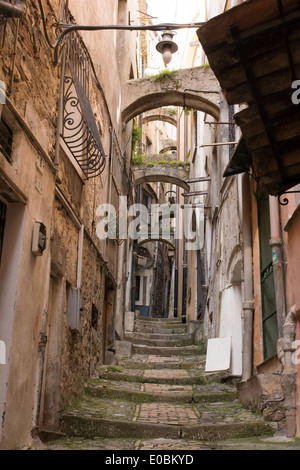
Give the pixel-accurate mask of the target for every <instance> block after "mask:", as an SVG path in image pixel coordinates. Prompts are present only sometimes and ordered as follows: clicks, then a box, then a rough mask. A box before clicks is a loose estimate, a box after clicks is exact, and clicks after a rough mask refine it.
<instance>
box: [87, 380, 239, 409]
mask: <svg viewBox="0 0 300 470" xmlns="http://www.w3.org/2000/svg"><path fill="white" fill-rule="evenodd" d="M86 393H87V394H89V395H92V396H95V397H99V398H102V399H103V398H106V399H119V400H125V401H131V402H135V403H157V402H165V403H191V402H193V403H201V402H205V403H214V402H223V403H227V402H232V401H233V400H235V399H236V398H237V391H236V388H235V387H234V388H233V387H229V386H224V384H220V383H219V384H215V383H214V384H208V385H206V386H203V385H201V386H198V385H195V384H191V385H173V384H157V383H138V382H130V383H129V382H125V381H124V382H123V381H118V382H116V381H111V380H103V379H94V380H92V381H90V382H89V383H88V384H87V387H86Z"/></svg>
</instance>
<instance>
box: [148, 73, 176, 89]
mask: <svg viewBox="0 0 300 470" xmlns="http://www.w3.org/2000/svg"><path fill="white" fill-rule="evenodd" d="M176 74H177V70H162V71H161V72H159V73H158V74H157V75H152V76H151V77H150V78H151V79H152V80H154V81H155V82H158V81H160V82H166V81H170V82H173V83H174V85H175V88H179V87H180V84H179V80H177V78H176Z"/></svg>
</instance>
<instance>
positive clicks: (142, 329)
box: [135, 325, 187, 334]
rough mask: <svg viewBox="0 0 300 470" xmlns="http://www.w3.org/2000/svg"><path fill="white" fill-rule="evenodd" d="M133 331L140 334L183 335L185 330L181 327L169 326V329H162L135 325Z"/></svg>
mask: <svg viewBox="0 0 300 470" xmlns="http://www.w3.org/2000/svg"><path fill="white" fill-rule="evenodd" d="M135 331H136V332H140V333H158V334H184V333H186V331H187V328H186V327H185V326H182V325H178V326H177V327H174V326H170V327H169V328H162V327H159V326H157V325H156V326H153V325H135Z"/></svg>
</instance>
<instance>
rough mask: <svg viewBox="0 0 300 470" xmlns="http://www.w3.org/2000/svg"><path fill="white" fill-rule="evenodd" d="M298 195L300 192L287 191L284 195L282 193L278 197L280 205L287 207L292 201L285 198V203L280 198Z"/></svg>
mask: <svg viewBox="0 0 300 470" xmlns="http://www.w3.org/2000/svg"><path fill="white" fill-rule="evenodd" d="M296 193H300V191H285V192H284V193H281V194H280V195H279V196H278V202H279V204H280V205H281V206H287V205H288V204H289V202H290V201H289V200H288V198H287V197H285V198H284V199H283V201H281V200H280V198H281V197H282V196H284V195H285V194H296Z"/></svg>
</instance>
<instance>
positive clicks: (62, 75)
mask: <svg viewBox="0 0 300 470" xmlns="http://www.w3.org/2000/svg"><path fill="white" fill-rule="evenodd" d="M65 67H66V53H65V51H63V55H62V62H61V72H60V84H59V101H58V114H57V127H56V141H55V157H54V166H55V169H56V171H58V166H59V150H60V134H61V132H62V124H63V106H64V105H63V101H64V79H65Z"/></svg>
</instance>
